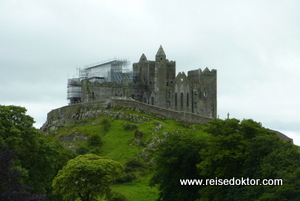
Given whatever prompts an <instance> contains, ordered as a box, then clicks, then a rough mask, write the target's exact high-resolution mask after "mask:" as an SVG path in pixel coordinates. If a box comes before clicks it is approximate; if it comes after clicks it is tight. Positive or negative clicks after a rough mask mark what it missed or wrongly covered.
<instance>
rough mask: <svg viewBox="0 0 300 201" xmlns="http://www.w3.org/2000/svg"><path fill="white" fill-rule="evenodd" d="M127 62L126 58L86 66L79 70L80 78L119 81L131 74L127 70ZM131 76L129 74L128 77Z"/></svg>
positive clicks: (91, 80) (93, 80)
mask: <svg viewBox="0 0 300 201" xmlns="http://www.w3.org/2000/svg"><path fill="white" fill-rule="evenodd" d="M129 65H130V64H129V62H128V61H127V60H117V59H113V60H109V61H106V62H101V63H97V64H92V65H89V66H86V67H85V68H84V69H82V70H80V72H79V77H80V79H88V80H89V81H90V82H100V83H103V82H109V83H111V82H115V83H121V82H122V81H124V77H125V76H127V79H128V75H129V74H132V73H130V70H129ZM130 77H132V76H129V79H130Z"/></svg>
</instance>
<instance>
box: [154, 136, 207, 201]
mask: <svg viewBox="0 0 300 201" xmlns="http://www.w3.org/2000/svg"><path fill="white" fill-rule="evenodd" d="M205 148H206V140H205V137H204V136H201V135H197V134H183V135H182V134H178V133H174V134H170V135H168V137H167V139H166V140H165V141H164V142H163V143H161V144H159V145H158V148H157V151H156V157H155V163H156V164H155V168H154V175H153V177H152V178H151V185H152V186H154V185H157V186H158V189H159V191H160V193H159V198H158V200H163V201H191V200H195V199H197V198H198V197H199V195H198V190H199V189H200V188H201V186H183V185H181V184H180V179H198V178H201V177H199V169H197V166H196V165H197V164H198V163H200V162H201V161H202V159H201V157H200V155H199V151H200V150H201V149H205Z"/></svg>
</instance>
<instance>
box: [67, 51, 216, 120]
mask: <svg viewBox="0 0 300 201" xmlns="http://www.w3.org/2000/svg"><path fill="white" fill-rule="evenodd" d="M128 63H129V62H127V61H126V60H111V61H108V62H104V63H100V64H94V65H91V66H88V67H86V68H84V69H83V70H80V73H79V77H78V78H72V79H68V96H67V98H68V100H69V102H70V104H76V103H86V102H91V101H97V100H103V99H111V98H117V97H119V98H126V99H131V100H135V101H139V102H142V103H145V104H149V105H152V106H157V107H160V108H165V109H169V110H175V111H181V112H188V113H194V114H196V115H201V116H205V117H208V118H216V117H217V71H216V70H214V69H212V70H209V69H208V68H205V69H204V70H201V69H197V70H191V71H188V73H187V75H186V74H185V73H184V72H179V73H178V74H177V75H176V62H175V61H169V60H168V59H167V58H166V54H165V52H164V50H163V48H162V46H160V47H159V49H158V51H157V53H156V56H155V60H154V61H151V60H148V59H147V57H146V56H145V55H144V54H142V56H141V58H140V60H139V61H138V62H137V63H134V64H133V66H132V67H133V70H132V71H129V70H128V69H129V68H128V66H129V64H128Z"/></svg>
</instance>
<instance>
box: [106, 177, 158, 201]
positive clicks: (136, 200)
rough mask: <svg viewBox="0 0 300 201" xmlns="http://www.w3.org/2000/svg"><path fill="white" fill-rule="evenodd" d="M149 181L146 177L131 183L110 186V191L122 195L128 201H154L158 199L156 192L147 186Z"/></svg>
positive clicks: (155, 189)
mask: <svg viewBox="0 0 300 201" xmlns="http://www.w3.org/2000/svg"><path fill="white" fill-rule="evenodd" d="M149 180H150V176H149V175H148V176H145V177H140V178H138V179H136V180H134V181H133V182H131V183H125V184H118V185H112V186H111V189H112V190H113V191H117V192H120V193H122V194H124V195H125V196H126V198H127V199H128V201H155V200H156V199H157V198H158V190H157V188H156V187H150V186H149Z"/></svg>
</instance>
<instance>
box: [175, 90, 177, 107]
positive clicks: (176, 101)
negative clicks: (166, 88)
mask: <svg viewBox="0 0 300 201" xmlns="http://www.w3.org/2000/svg"><path fill="white" fill-rule="evenodd" d="M175 107H177V93H175Z"/></svg>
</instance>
